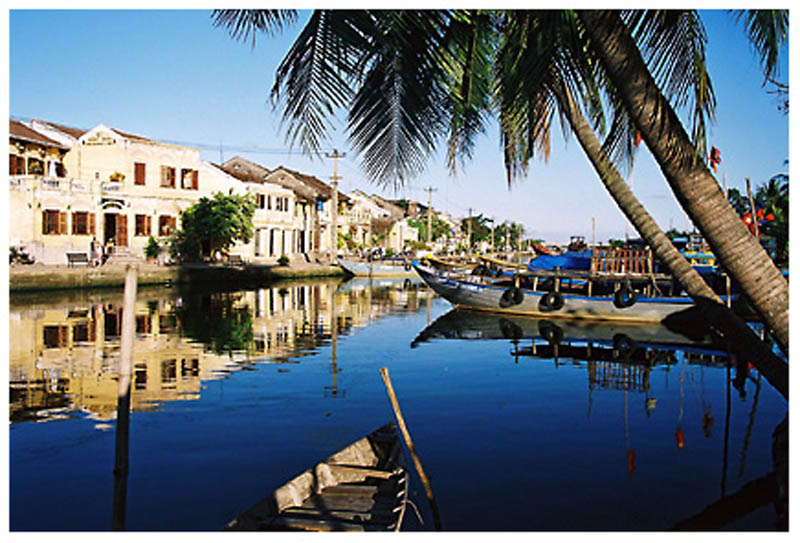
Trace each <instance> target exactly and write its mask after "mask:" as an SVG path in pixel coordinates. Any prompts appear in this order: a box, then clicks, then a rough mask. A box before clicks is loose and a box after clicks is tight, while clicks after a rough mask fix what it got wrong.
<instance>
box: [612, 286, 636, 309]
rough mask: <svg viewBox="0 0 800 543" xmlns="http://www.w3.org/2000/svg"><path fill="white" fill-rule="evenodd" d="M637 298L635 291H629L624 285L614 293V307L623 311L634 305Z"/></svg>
mask: <svg viewBox="0 0 800 543" xmlns="http://www.w3.org/2000/svg"><path fill="white" fill-rule="evenodd" d="M638 298H639V295H638V294H637V293H636V292H635V291H633V290H631V288H630V287H629V286H628V285H624V286H623V287H622V288H620V289H619V290H618V291H617V292H615V293H614V306H616V307H617V308H618V309H625V308H626V307H631V306H632V305H633V304H635V303H636V300H637V299H638Z"/></svg>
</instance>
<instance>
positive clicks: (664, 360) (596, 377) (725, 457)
mask: <svg viewBox="0 0 800 543" xmlns="http://www.w3.org/2000/svg"><path fill="white" fill-rule="evenodd" d="M438 340H461V341H464V340H466V341H481V340H507V341H508V342H509V344H510V350H509V356H510V357H511V358H513V361H514V364H520V363H521V361H524V360H541V361H548V362H550V363H552V364H554V366H555V368H558V367H560V366H563V367H569V368H573V369H579V370H585V372H586V376H587V382H588V387H587V388H588V393H587V405H588V408H587V415H586V416H587V419H588V418H590V417H591V414H592V405H593V394H594V392H596V391H619V392H622V402H623V410H622V411H623V419H624V438H625V448H626V456H625V463H626V471H627V474H628V477H629V478H631V479H632V478H633V477H634V473H635V471H636V469H637V455H636V448H635V446H634V445H633V444H632V441H633V440H632V436H631V430H630V425H629V410H630V409H629V395H631V394H640V395H643V396H644V399H643V400H644V401H643V402H641V404H640V405H641V406H642V407H643V409H644V412H645V414H646V415H647V418H650V417H651V415H652V413H653V412H654V411H655V410H656V407H657V405H658V398H656V397H655V396H653V389H654V388H655V387H653V385H652V379H653V378H654V376H655V372H657V371H658V372H663V373H664V375H665V376H666V377H667V378H668V377H669V375H670V370H671V369H677V370H678V372H679V377H678V380H679V382H678V386H679V394H678V414H677V420H676V423H675V426H674V428H675V430H674V446H675V448H677V449H678V450H681V449H683V448H684V447H685V446H686V435H685V434H686V432H684V428H685V427H686V425H687V424H694V423H695V422H694V421H691V422H689V421H687V420H685V418H684V415H685V412H686V410H688V409H689V407H690V405H689V404H691V403H694V404H695V406H694V407H695V410H694V412H695V413H697V414H698V415H699V414H702V416H701V417H700V416H698V418H699V421H697V422H698V423H699V426H700V428H701V429H702V435H703V437H704V438H705V439H707V440H711V438H712V437H713V435H714V426H715V422H716V419H717V418H718V417H720V418H722V421H721V423H722V425H723V429H722V431H723V439H722V441H723V444H724V446H723V451H722V462H721V464H722V473H721V476H720V493H719V500H718V501H716V502H713V503H711V504H709V505H708V506H707V507H706V508H704V509H703V510H702V511H700V512H698V513H697V514H696V515H693V516H691V517H689V518H686V519H683V520H681V521H679V522H677V523H676V524H675V525H674V526H673V529H676V530H717V529H723V527H725V526H726V525H729V524H730V523H732V522H736V521H737V520H739V519H741V518H743V517H746V516H747V515H748V514H751V513H752V512H753V511H756V510H757V509H759V508H761V507H764V506H771V507H773V508H774V510H775V512H776V514H777V515H776V520H775V527H776V528H777V529H780V530H785V529H787V526H788V525H787V516H786V511H787V508H788V496H787V492H786V489H787V488H788V478H787V476H786V474H787V472H788V456H787V454H788V449H787V447H786V440H787V439H788V424H787V423H788V415H787V418H784V420H783V421H782V422H781V423H780V424H779V425H778V426H777V427H776V428H775V429H774V430H773V434H772V439H773V446H772V471H769V472H768V473H766V474H765V475H763V476H761V477H757V478H755V479H753V480H751V481H749V482H747V483H745V484H744V485H743V486H741V487H740V488H738V490H736V491H735V492H734V493H733V494H729V491H730V489H729V488H728V477H729V475H728V472H729V464H730V463H731V462H733V461H735V459H734V458H731V456H732V455H733V454H734V453H733V452H732V450H731V443H730V442H731V438H730V434H731V408H732V398H731V389H734V390H736V391H738V396H739V400H740V401H744V400H745V399H746V398H747V385H748V383H749V384H750V385H752V386H753V387H754V389H755V390H754V393H753V396H752V402H751V408H750V411H749V416H748V422H747V428H746V430H745V435H744V438H743V440H742V445H741V449H740V452H739V455H738V461H739V467H738V471H737V474H738V478H737V481H741V479H742V477H743V475H744V473H745V467H746V462H747V453H748V449H749V446H750V442H751V437H752V433H753V428H754V422H755V418H756V413H757V410H758V401H759V396H760V394H761V390H762V379H761V374H760V373H757V372H755V371H754V368H753V366H752V365H751V364H749V363H748V362H747V361H744V360H741V359H737V358H736V357H735V356H734V355H732V354H730V353H729V352H727V351H726V350H725V349H724V347H723V346H722V345H721V344H719V343H718V341H717V339H716V338H715V336H714V335H713V334H712V333H711V331H710V329H709V328H707V327H705V326H702V324H700V325H699V326H695V327H694V328H692V329H691V330H685V329H684V328H683V327H681V326H677V327H675V326H671V327H668V326H664V325H660V324H624V323H615V322H592V321H552V320H547V319H537V318H530V317H515V316H509V315H505V316H499V315H494V314H490V313H482V312H476V311H470V310H464V309H453V310H451V311H450V312H448V313H446V314H444V315H442V316H441V317H439V318H438V319H437V320H436V321H434V322H433V323H430V324H429V325H428V326H427V327H426V328H425V329H423V330H422V331H421V332H419V333H418V334H417V336H416V337H415V338H414V339H413V341H412V342H411V348H419V347H420V346H422V345H424V344H426V343H429V342H435V341H438ZM708 368H713V369H715V370H718V371H719V370H722V371H724V372H725V376H726V378H725V384H726V386H725V398H726V402H725V410H724V412H722V411H721V410H719V412H717V413H715V412H714V411H713V409H712V403H711V401H710V400H709V401H707V399H706V387H705V379H704V377H705V370H706V369H708ZM732 370H733V371H735V377H734V376H732ZM667 389H668V387H667V386H665V387H664V391H666V390H667Z"/></svg>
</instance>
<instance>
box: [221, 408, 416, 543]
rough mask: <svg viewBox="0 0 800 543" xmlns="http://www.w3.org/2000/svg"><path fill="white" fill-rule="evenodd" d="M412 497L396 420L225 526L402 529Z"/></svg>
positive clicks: (300, 477) (293, 528) (332, 529)
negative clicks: (409, 499)
mask: <svg viewBox="0 0 800 543" xmlns="http://www.w3.org/2000/svg"><path fill="white" fill-rule="evenodd" d="M407 498H408V472H407V469H406V464H405V457H404V456H403V449H402V447H401V444H400V439H399V438H398V435H397V429H396V428H395V424H394V423H393V422H391V423H389V424H387V425H385V426H383V427H381V428H379V429H378V430H375V431H374V432H372V433H371V434H369V435H368V436H366V437H363V438H361V439H359V440H358V441H356V442H355V443H353V444H351V445H348V446H347V447H345V448H344V449H342V450H341V451H339V452H337V453H335V454H334V455H332V456H331V457H330V458H328V459H327V460H325V461H324V462H322V463H320V464H317V465H316V466H315V467H314V468H313V469H309V470H307V471H305V472H303V473H301V474H300V475H298V476H297V477H295V478H294V479H292V480H291V481H289V482H288V483H286V484H285V485H283V486H282V487H280V488H278V489H277V490H276V491H275V492H273V493H272V495H270V496H268V497H267V498H266V499H264V500H262V501H260V502H258V503H257V504H255V505H254V506H253V507H251V508H250V509H248V510H247V511H245V512H244V513H242V514H241V515H239V516H238V517H237V518H236V519H234V520H232V521H231V522H230V523H229V524H228V525H227V526H226V527H225V529H226V530H242V531H257V530H277V531H316V532H336V531H355V532H360V531H399V530H400V527H401V526H402V524H403V517H404V515H405V510H406V503H407Z"/></svg>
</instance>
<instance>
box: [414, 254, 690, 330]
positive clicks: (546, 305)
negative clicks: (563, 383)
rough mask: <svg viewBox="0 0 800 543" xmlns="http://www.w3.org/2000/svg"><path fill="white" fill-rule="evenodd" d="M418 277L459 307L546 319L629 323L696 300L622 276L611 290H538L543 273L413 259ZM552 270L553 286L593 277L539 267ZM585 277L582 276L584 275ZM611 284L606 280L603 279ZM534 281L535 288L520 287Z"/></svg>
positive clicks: (661, 316)
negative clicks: (476, 270) (640, 289)
mask: <svg viewBox="0 0 800 543" xmlns="http://www.w3.org/2000/svg"><path fill="white" fill-rule="evenodd" d="M412 265H413V266H414V268H415V269H416V270H417V273H419V275H420V277H422V279H423V280H424V281H425V282H426V283H428V285H429V286H430V287H431V288H432V289H433V290H434V291H435V292H437V293H438V294H439V295H441V296H442V297H444V298H445V299H446V300H448V301H449V302H450V303H452V304H453V305H455V306H456V307H463V308H469V309H476V310H480V311H492V312H498V313H510V314H520V315H530V316H535V317H545V318H567V319H594V320H617V321H628V322H662V321H663V320H664V319H665V318H666V317H668V316H669V315H673V314H676V313H679V312H681V311H684V310H686V309H689V308H691V307H692V305H693V304H694V302H693V300H692V299H691V298H689V297H677V296H674V297H669V296H644V295H641V296H640V295H639V293H637V292H635V291H634V290H632V289H631V288H630V286H629V285H628V283H627V282H626V281H625V278H624V277H619V278H618V281H619V288H618V289H617V290H615V291H614V292H611V293H609V294H599V295H598V294H595V295H592V294H591V288H589V287H590V285H587V293H586V294H576V293H572V292H569V291H565V292H560V291H559V290H558V288H555V287H553V288H552V289H551V290H540V289H538V288H537V286H541V285H544V284H545V283H546V281H542V282H541V283H539V281H538V279H539V276H533V277H530V276H528V277H523V276H517V277H515V278H513V279H511V280H501V281H491V280H490V281H486V280H484V279H483V278H478V277H469V276H457V275H455V274H444V273H441V272H436V271H435V270H433V269H431V268H426V267H424V266H421V265H420V264H419V263H417V262H416V261H415V262H413V263H412ZM541 274H545V276H547V275H550V276H551V277H550V279H553V281H550V284H551V285H560V284H561V282H562V279H563V278H564V277H565V274H567V275H566V276H569V277H573V276H574V277H575V278H576V279H578V280H581V281H589V280H590V279H592V276H590V275H589V273H588V272H587V273H585V274H583V275H581V274H580V273H579V272H572V273H571V274H569V273H567V272H541ZM581 278H582V279H581ZM604 281H605V282H606V283H607V279H604ZM523 283H524V284H531V285H532V286H531V288H524V286H523V287H520V285H521V284H523Z"/></svg>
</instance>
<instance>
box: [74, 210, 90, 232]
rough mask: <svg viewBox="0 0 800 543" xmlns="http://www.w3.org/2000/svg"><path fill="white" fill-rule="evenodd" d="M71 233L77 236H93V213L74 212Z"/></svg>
mask: <svg viewBox="0 0 800 543" xmlns="http://www.w3.org/2000/svg"><path fill="white" fill-rule="evenodd" d="M72 233H73V235H77V236H86V235H89V234H94V213H89V212H87V211H74V212H73V213H72Z"/></svg>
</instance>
